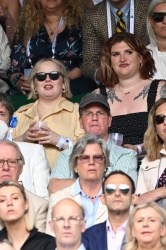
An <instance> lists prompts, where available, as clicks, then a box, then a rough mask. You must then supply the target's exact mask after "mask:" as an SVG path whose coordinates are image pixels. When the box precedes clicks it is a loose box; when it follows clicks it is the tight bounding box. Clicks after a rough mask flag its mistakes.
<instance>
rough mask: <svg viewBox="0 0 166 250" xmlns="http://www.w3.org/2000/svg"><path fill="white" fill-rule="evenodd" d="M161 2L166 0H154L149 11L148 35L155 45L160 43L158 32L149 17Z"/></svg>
mask: <svg viewBox="0 0 166 250" xmlns="http://www.w3.org/2000/svg"><path fill="white" fill-rule="evenodd" d="M161 3H166V0H152V1H151V3H150V5H149V8H148V13H147V31H148V36H149V39H150V42H151V43H152V44H153V45H156V44H157V43H158V41H157V37H156V34H155V32H154V29H153V27H152V25H151V22H150V20H149V18H150V17H151V15H152V13H153V10H154V8H155V7H156V6H157V5H159V4H161Z"/></svg>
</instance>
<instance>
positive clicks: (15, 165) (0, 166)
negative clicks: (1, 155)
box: [0, 159, 21, 168]
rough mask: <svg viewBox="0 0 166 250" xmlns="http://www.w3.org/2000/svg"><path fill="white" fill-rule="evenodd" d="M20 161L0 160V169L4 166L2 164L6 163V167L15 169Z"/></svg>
mask: <svg viewBox="0 0 166 250" xmlns="http://www.w3.org/2000/svg"><path fill="white" fill-rule="evenodd" d="M20 160H21V159H7V160H4V159H0V168H2V167H3V166H4V163H5V162H7V165H8V167H10V168H15V167H17V165H18V161H20Z"/></svg>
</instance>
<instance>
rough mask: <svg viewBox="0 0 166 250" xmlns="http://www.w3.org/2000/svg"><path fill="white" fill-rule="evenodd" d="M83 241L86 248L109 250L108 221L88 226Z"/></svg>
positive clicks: (87, 249) (89, 249) (90, 249)
mask: <svg viewBox="0 0 166 250" xmlns="http://www.w3.org/2000/svg"><path fill="white" fill-rule="evenodd" d="M82 242H83V244H84V246H85V248H86V250H94V249H95V250H101V249H102V250H107V249H108V248H107V232H106V221H105V222H103V223H100V224H96V225H94V226H93V227H90V228H88V229H87V230H86V231H85V232H84V233H83V234H82Z"/></svg>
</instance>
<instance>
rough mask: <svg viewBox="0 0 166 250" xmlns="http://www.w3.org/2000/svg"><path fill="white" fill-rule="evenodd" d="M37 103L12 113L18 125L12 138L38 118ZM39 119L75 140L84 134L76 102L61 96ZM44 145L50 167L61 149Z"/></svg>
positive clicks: (22, 132) (55, 130) (21, 132)
mask: <svg viewBox="0 0 166 250" xmlns="http://www.w3.org/2000/svg"><path fill="white" fill-rule="evenodd" d="M37 104H38V101H36V102H35V103H30V104H27V105H24V106H22V107H20V108H19V109H18V110H17V111H16V112H15V114H14V115H15V116H16V117H17V118H18V125H17V127H16V128H15V129H14V130H13V139H14V138H16V137H18V136H20V135H22V134H24V133H25V132H26V130H27V129H28V128H29V125H30V123H31V122H33V121H38V120H39V115H38V113H37ZM40 120H42V121H46V122H47V126H48V127H49V128H50V129H51V130H52V131H54V132H56V133H58V134H59V135H63V136H66V137H69V138H71V139H73V140H77V139H78V138H79V137H81V136H82V135H83V134H84V130H83V129H81V128H80V123H79V112H78V104H77V103H72V102H70V101H68V100H66V99H65V98H63V97H62V98H61V100H60V102H59V103H58V104H57V105H56V106H54V107H52V109H50V110H49V111H48V112H47V113H45V114H44V115H43V117H42V118H41V119H40ZM44 147H45V151H46V155H47V158H48V161H49V163H50V166H51V168H52V167H53V166H54V164H55V161H56V159H57V156H58V155H59V153H60V152H61V151H60V150H59V149H58V148H57V147H56V146H54V145H44Z"/></svg>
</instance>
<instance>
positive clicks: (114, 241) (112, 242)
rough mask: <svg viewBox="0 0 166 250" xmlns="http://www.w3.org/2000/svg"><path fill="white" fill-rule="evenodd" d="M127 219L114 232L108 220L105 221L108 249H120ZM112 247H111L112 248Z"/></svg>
mask: <svg viewBox="0 0 166 250" xmlns="http://www.w3.org/2000/svg"><path fill="white" fill-rule="evenodd" d="M126 225H127V221H125V222H124V223H123V225H122V226H121V227H119V228H118V229H117V231H116V234H115V233H114V231H113V230H112V226H111V224H110V222H109V221H108V220H107V221H106V231H107V246H108V248H107V249H108V250H112V249H114V250H120V249H121V245H122V241H123V238H124V235H125V232H126ZM112 247H113V248H112Z"/></svg>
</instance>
